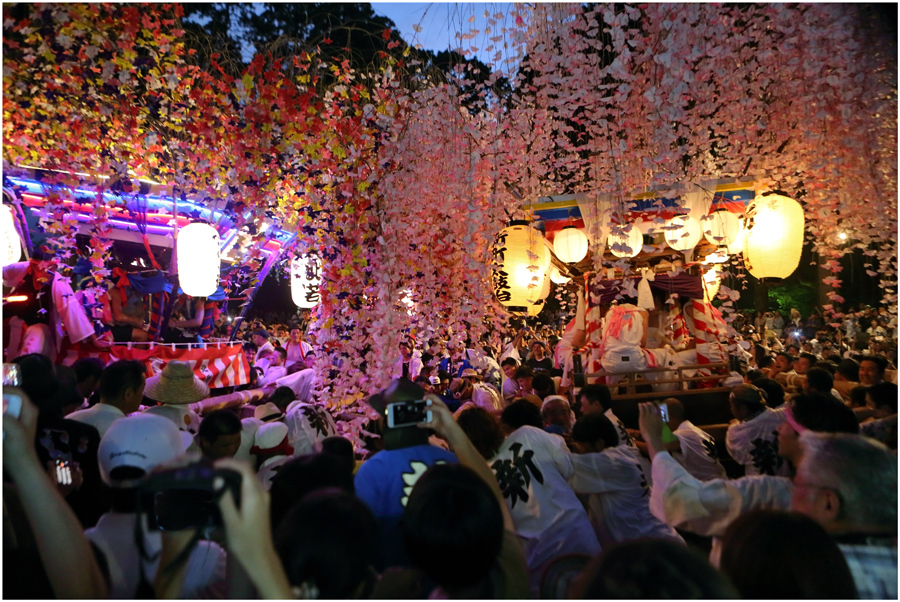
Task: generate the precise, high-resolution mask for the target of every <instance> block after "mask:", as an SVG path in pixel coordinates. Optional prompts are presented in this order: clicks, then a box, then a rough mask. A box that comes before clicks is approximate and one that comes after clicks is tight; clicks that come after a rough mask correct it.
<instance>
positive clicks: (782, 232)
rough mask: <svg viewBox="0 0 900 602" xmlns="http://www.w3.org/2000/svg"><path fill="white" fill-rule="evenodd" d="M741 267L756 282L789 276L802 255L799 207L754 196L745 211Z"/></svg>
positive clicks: (784, 200) (773, 197)
mask: <svg viewBox="0 0 900 602" xmlns="http://www.w3.org/2000/svg"><path fill="white" fill-rule="evenodd" d="M745 215H746V223H745V224H744V227H745V230H744V265H745V266H747V269H748V270H749V271H750V274H751V275H752V276H754V277H755V278H758V279H760V280H767V279H781V278H787V277H788V276H790V275H791V274H792V273H793V272H794V270H796V269H797V266H798V265H799V264H800V254H801V253H802V251H803V228H804V219H803V207H801V206H800V203H798V202H797V201H795V200H794V199H791V198H788V197H786V196H781V195H777V194H772V195H768V196H758V197H756V198H755V199H753V201H752V202H751V203H750V205H749V206H748V207H747V212H746V214H745Z"/></svg>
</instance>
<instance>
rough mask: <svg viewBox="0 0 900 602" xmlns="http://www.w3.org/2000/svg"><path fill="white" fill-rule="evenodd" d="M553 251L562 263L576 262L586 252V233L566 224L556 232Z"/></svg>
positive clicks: (582, 257)
mask: <svg viewBox="0 0 900 602" xmlns="http://www.w3.org/2000/svg"><path fill="white" fill-rule="evenodd" d="M553 251H554V252H555V253H556V256H557V257H559V260H560V261H562V262H563V263H578V262H579V261H581V260H582V259H584V256H585V255H587V252H588V239H587V235H586V234H585V233H584V232H582V231H581V230H579V229H578V228H576V227H574V226H566V227H565V228H563V229H562V230H560V231H559V232H557V233H556V238H554V239H553Z"/></svg>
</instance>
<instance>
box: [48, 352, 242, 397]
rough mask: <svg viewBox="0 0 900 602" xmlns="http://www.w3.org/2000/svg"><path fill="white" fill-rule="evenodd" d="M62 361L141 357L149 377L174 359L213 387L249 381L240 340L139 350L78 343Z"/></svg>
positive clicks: (69, 364)
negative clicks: (185, 364)
mask: <svg viewBox="0 0 900 602" xmlns="http://www.w3.org/2000/svg"><path fill="white" fill-rule="evenodd" d="M61 356H62V358H63V359H62V364H63V365H64V366H71V365H72V364H74V363H75V362H76V361H77V360H79V359H81V358H85V357H96V358H98V359H100V361H102V362H104V363H105V364H108V363H110V362H114V361H116V360H138V361H140V362H143V363H144V365H145V366H146V374H147V376H148V377H150V376H155V375H157V374H159V373H160V372H161V371H162V369H163V367H164V366H165V365H166V364H167V363H168V362H170V361H172V360H179V361H182V362H187V363H189V364H190V365H191V369H192V370H193V371H194V374H195V375H197V377H198V378H201V379H203V381H204V382H205V383H206V384H207V385H209V387H210V388H211V389H217V388H220V387H234V386H239V385H245V384H247V383H249V382H250V365H249V364H248V363H247V358H246V357H245V356H244V352H243V347H242V345H241V344H240V343H203V344H199V343H198V344H196V345H161V344H153V343H151V344H149V348H147V349H138V348H137V347H135V346H133V345H131V344H121V345H113V346H112V347H111V348H109V349H100V348H98V347H95V346H93V345H82V344H80V343H79V344H75V345H69V346H68V347H64V348H63V352H62V354H61Z"/></svg>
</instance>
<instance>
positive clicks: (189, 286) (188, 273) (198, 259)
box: [177, 223, 220, 297]
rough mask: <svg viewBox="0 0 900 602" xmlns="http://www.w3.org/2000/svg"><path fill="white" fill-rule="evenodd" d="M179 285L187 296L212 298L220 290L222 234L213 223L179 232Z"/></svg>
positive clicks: (196, 225)
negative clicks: (220, 243) (220, 240)
mask: <svg viewBox="0 0 900 602" xmlns="http://www.w3.org/2000/svg"><path fill="white" fill-rule="evenodd" d="M177 248H178V282H179V284H181V290H182V291H184V294H186V295H188V296H191V297H208V296H210V295H212V294H213V293H215V292H216V289H217V288H219V269H220V260H219V233H218V232H216V229H215V228H213V227H212V226H210V225H209V224H200V223H194V224H188V225H187V226H185V227H184V228H182V229H181V230H180V231H179V232H178V242H177Z"/></svg>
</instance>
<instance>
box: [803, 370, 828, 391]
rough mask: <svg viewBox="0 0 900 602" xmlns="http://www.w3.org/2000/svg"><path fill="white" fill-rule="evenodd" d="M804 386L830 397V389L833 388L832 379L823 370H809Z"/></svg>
mask: <svg viewBox="0 0 900 602" xmlns="http://www.w3.org/2000/svg"><path fill="white" fill-rule="evenodd" d="M806 385H807V386H808V387H809V388H810V389H811V390H815V391H819V392H820V393H827V394H829V395H830V394H831V388H832V387H834V377H833V376H832V375H831V372H829V371H828V370H825V369H824V368H810V369H809V370H807V371H806Z"/></svg>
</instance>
